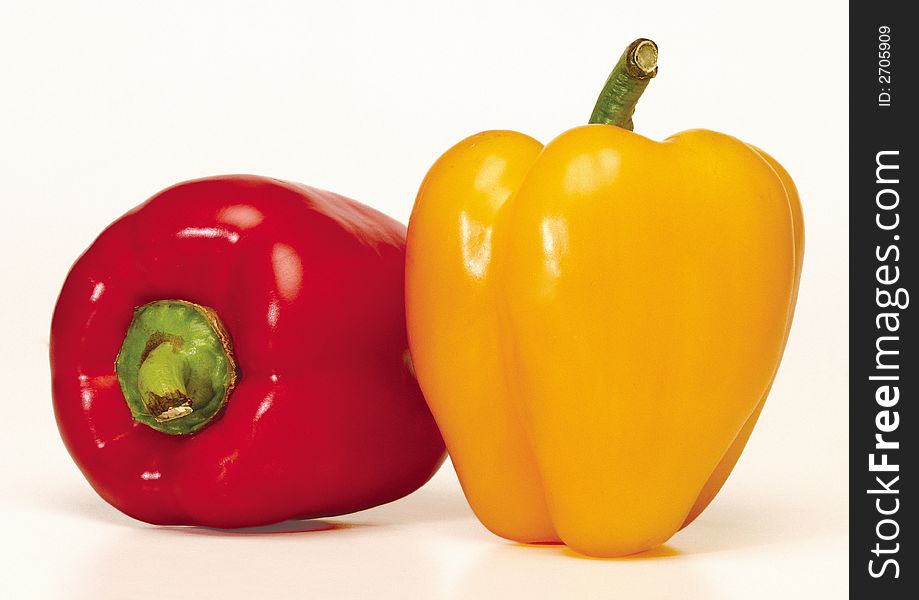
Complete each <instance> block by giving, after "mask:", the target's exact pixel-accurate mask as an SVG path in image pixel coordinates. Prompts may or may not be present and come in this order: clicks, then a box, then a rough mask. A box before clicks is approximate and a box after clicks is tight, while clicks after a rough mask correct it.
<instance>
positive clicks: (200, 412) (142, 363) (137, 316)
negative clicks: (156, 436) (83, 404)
mask: <svg viewBox="0 0 919 600" xmlns="http://www.w3.org/2000/svg"><path fill="white" fill-rule="evenodd" d="M115 370H116V372H117V374H118V382H119V384H120V385H121V391H122V393H123V394H124V398H125V401H126V402H127V404H128V407H129V408H130V409H131V415H132V416H133V417H134V420H135V421H138V422H140V423H144V424H145V425H148V426H150V427H152V428H153V429H156V430H157V431H161V432H163V433H168V434H173V435H182V434H189V433H194V432H196V431H198V430H200V429H201V428H203V427H204V426H206V425H207V424H208V423H210V422H211V420H212V419H213V418H214V417H216V416H217V415H218V414H219V413H220V411H221V410H222V409H223V407H224V406H225V405H226V402H227V400H228V398H229V396H230V393H231V392H232V391H233V388H234V387H235V385H236V378H237V372H236V361H235V359H234V357H233V350H232V346H231V343H230V336H229V334H227V331H226V329H224V327H223V324H222V323H221V322H220V319H219V318H218V317H217V313H216V312H215V311H214V310H213V309H210V308H207V307H205V306H200V305H198V304H195V303H193V302H187V301H185V300H158V301H156V302H151V303H149V304H145V305H143V306H141V307H139V308H137V309H135V311H134V319H133V320H132V321H131V325H130V327H128V331H127V334H125V339H124V343H123V344H122V346H121V351H120V352H119V353H118V358H117V359H116V361H115Z"/></svg>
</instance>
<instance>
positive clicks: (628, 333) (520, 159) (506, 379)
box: [406, 40, 803, 557]
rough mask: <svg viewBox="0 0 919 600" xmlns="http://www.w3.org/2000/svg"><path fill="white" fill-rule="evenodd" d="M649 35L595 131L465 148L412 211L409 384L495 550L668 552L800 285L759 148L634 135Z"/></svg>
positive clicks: (609, 93) (766, 381)
mask: <svg viewBox="0 0 919 600" xmlns="http://www.w3.org/2000/svg"><path fill="white" fill-rule="evenodd" d="M656 62H657V47H656V46H655V45H654V44H653V42H650V41H649V40H638V41H636V42H635V43H633V44H632V45H631V46H629V48H628V49H627V50H626V52H625V54H623V57H622V59H620V61H619V64H618V65H617V67H616V69H615V70H614V71H613V74H612V75H610V79H609V80H608V82H607V85H606V87H605V88H604V90H603V92H602V93H601V95H600V99H599V101H598V103H597V108H596V109H595V111H594V116H593V117H592V119H591V122H592V123H593V124H590V125H586V126H582V127H577V128H575V129H572V130H570V131H567V132H565V133H563V134H562V135H560V136H559V137H557V138H556V139H555V140H553V141H552V142H550V143H549V144H548V145H546V146H543V145H542V144H540V143H539V142H538V141H536V140H534V139H533V138H531V137H528V136H526V135H524V134H521V133H515V132H512V131H487V132H484V133H480V134H478V135H474V136H472V137H470V138H468V139H466V140H463V141H462V142H460V143H459V144H457V145H456V146H454V147H453V148H451V149H450V150H449V151H447V153H446V154H444V155H443V156H442V157H441V158H440V159H439V160H438V161H437V162H436V163H435V164H434V166H433V167H432V168H431V170H430V172H429V173H428V175H427V177H426V178H425V180H424V183H423V184H422V186H421V189H420V191H419V193H418V198H417V201H416V204H415V207H414V210H413V212H412V216H411V220H410V224H409V230H408V242H407V244H408V245H407V271H406V310H407V315H408V328H409V343H410V347H411V354H412V359H413V362H414V368H415V371H416V374H417V377H418V380H419V382H420V384H421V387H422V390H423V391H424V394H425V397H426V398H427V400H428V403H429V405H430V407H431V410H432V412H433V414H434V417H435V418H436V420H437V423H438V425H439V426H440V428H441V431H442V432H443V435H444V439H445V441H446V444H447V447H448V449H449V451H450V455H451V457H452V459H453V463H454V465H455V467H456V470H457V473H458V476H459V479H460V482H461V484H462V487H463V490H464V493H465V494H466V497H467V499H468V500H469V503H470V505H471V506H472V508H473V510H474V512H475V514H476V515H477V517H478V518H479V519H480V520H481V521H482V523H483V524H484V525H485V526H486V527H487V528H488V529H490V530H491V531H493V532H494V533H496V534H497V535H499V536H502V537H505V538H509V539H511V540H516V541H519V542H525V543H537V542H556V543H557V542H562V543H565V544H567V545H568V546H569V547H571V548H572V549H574V550H575V551H577V552H579V553H582V554H586V555H591V556H600V557H612V556H621V555H626V554H632V553H635V552H640V551H643V550H646V549H649V548H652V547H654V546H656V545H659V544H661V543H663V542H665V541H666V540H667V539H669V538H670V537H671V536H672V535H673V534H674V533H675V532H676V531H678V530H679V529H680V528H681V527H683V526H685V525H686V524H688V523H689V522H690V521H692V520H693V519H694V518H695V517H696V516H697V515H698V514H699V513H700V512H701V511H702V510H703V509H704V508H705V507H706V505H708V503H709V502H710V501H711V500H712V498H714V496H715V494H717V492H718V490H719V489H720V488H721V485H722V484H723V483H724V481H725V479H726V478H727V477H728V475H729V474H730V472H731V470H732V468H733V466H734V464H735V462H736V461H737V459H738V457H739V456H740V453H741V452H742V450H743V448H744V445H745V444H746V442H747V438H748V437H749V435H750V433H751V431H752V429H753V426H754V425H755V423H756V419H757V417H758V416H759V413H760V411H761V410H762V407H763V403H764V401H765V399H766V395H767V393H768V391H769V388H770V386H771V383H772V380H773V377H774V376H775V373H776V370H777V368H778V365H779V361H780V359H781V356H782V352H783V350H784V346H785V341H786V339H787V336H788V330H789V327H790V324H791V318H792V313H793V310H794V304H795V300H796V295H797V288H798V280H799V275H800V272H801V259H802V253H803V222H802V216H801V207H800V204H799V201H798V196H797V192H796V190H795V186H794V184H793V183H792V181H791V179H790V178H789V176H788V174H787V173H786V172H785V170H784V169H783V168H782V167H781V166H780V165H779V164H778V163H776V162H775V161H774V160H773V159H772V158H771V157H769V156H768V155H766V154H765V153H764V152H762V151H760V150H758V149H756V148H754V147H752V146H750V145H748V144H745V143H743V142H741V141H739V140H737V139H735V138H732V137H730V136H727V135H724V134H720V133H715V132H712V131H703V130H693V131H687V132H684V133H680V134H678V135H675V136H673V137H671V138H668V139H667V140H665V141H663V142H655V141H652V140H649V139H647V138H645V137H642V136H641V135H638V134H635V133H632V132H631V131H630V129H631V117H632V113H633V111H634V106H635V102H636V101H637V99H638V96H640V95H641V92H642V91H643V89H644V86H645V85H647V82H648V80H649V79H650V78H651V77H653V76H654V75H655V74H656V72H657V66H656Z"/></svg>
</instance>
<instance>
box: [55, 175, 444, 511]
mask: <svg viewBox="0 0 919 600" xmlns="http://www.w3.org/2000/svg"><path fill="white" fill-rule="evenodd" d="M404 248H405V227H404V226H403V225H401V224H400V223H398V222H396V221H394V220H392V219H390V218H388V217H386V216H384V215H382V214H380V213H379V212H377V211H375V210H373V209H370V208H368V207H366V206H363V205H361V204H359V203H357V202H354V201H353V200H349V199H347V198H343V197H341V196H338V195H336V194H332V193H330V192H325V191H321V190H316V189H312V188H309V187H306V186H303V185H299V184H294V183H287V182H283V181H278V180H274V179H267V178H263V177H254V176H230V177H214V178H208V179H201V180H196V181H190V182H187V183H182V184H179V185H176V186H174V187H172V188H169V189H167V190H165V191H163V192H161V193H160V194H157V195H156V196H154V197H153V198H151V199H150V200H148V201H147V202H146V203H144V204H142V205H141V206H139V207H138V208H136V209H134V210H132V211H131V212H129V213H128V214H126V215H125V216H123V217H122V218H121V219H119V220H118V221H116V222H115V223H113V224H112V225H111V226H109V227H108V228H107V229H106V230H105V231H104V232H103V233H102V234H101V235H100V236H99V238H98V239H97V240H96V241H95V243H93V245H92V246H91V247H90V248H89V249H88V250H87V251H86V252H85V253H84V254H83V256H81V257H80V258H79V260H77V262H76V264H75V265H74V266H73V268H72V270H71V271H70V274H69V275H68V277H67V280H66V282H65V283H64V287H63V290H62V291H61V295H60V298H59V299H58V302H57V307H56V309H55V312H54V319H53V322H52V326H51V371H52V379H53V394H54V408H55V414H56V417H57V423H58V426H59V428H60V432H61V435H62V437H63V439H64V443H65V444H66V446H67V448H68V450H69V451H70V454H71V456H72V457H73V458H74V460H75V461H76V463H77V464H78V465H79V467H80V469H81V470H82V471H83V473H84V475H85V476H86V478H87V479H88V480H89V482H90V484H91V485H92V487H93V488H95V490H96V491H97V492H98V493H99V494H100V495H101V496H102V497H103V498H104V499H105V500H107V501H108V502H109V503H111V504H112V505H114V506H115V507H116V508H118V509H119V510H121V511H123V512H125V513H126V514H128V515H130V516H132V517H134V518H137V519H140V520H142V521H147V522H149V523H155V524H195V525H206V526H213V527H247V526H255V525H262V524H268V523H273V522H277V521H281V520H284V519H291V518H309V517H318V516H329V515H335V514H343V513H348V512H353V511H357V510H361V509H365V508H369V507H372V506H376V505H378V504H382V503H385V502H389V501H391V500H395V499H397V498H400V497H402V496H404V495H406V494H409V493H411V492H412V491H414V490H415V489H417V488H418V487H419V486H421V485H422V484H423V483H424V482H425V481H427V479H428V478H430V477H431V475H432V474H433V473H434V472H435V471H436V469H437V467H438V466H439V465H440V463H441V461H442V460H443V458H444V444H443V441H442V439H441V436H440V433H439V432H438V430H437V427H436V425H435V424H434V420H433V418H432V417H431V414H430V412H429V411H428V409H427V407H426V405H425V402H424V399H423V398H422V396H421V393H420V391H419V389H418V386H417V384H416V382H415V378H414V375H413V373H412V368H411V361H410V360H409V355H408V350H407V347H408V346H407V343H406V333H405V321H404V310H403V273H404V260H405V251H404ZM135 309H136V310H135ZM116 358H117V365H116Z"/></svg>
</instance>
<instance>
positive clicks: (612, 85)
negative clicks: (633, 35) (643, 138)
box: [589, 38, 657, 131]
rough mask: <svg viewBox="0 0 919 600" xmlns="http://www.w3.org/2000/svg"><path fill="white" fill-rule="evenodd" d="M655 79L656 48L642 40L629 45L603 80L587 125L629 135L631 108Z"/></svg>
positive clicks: (631, 125)
mask: <svg viewBox="0 0 919 600" xmlns="http://www.w3.org/2000/svg"><path fill="white" fill-rule="evenodd" d="M655 75H657V44H655V43H654V42H652V41H651V40H648V39H645V38H639V39H637V40H635V41H634V42H632V43H631V44H629V47H628V48H626V49H625V52H623V53H622V56H621V57H620V58H619V62H617V63H616V66H615V67H614V68H613V72H612V73H610V75H609V78H608V79H607V80H606V84H605V85H604V86H603V90H602V91H601V92H600V97H599V98H597V104H596V105H595V106H594V111H593V113H592V114H591V115H590V121H589V123H603V124H606V125H616V126H617V127H622V128H623V129H628V130H629V131H632V128H633V124H632V115H633V114H635V105H636V104H637V103H638V99H639V98H641V94H642V92H644V91H645V88H646V87H648V82H649V81H651V79H652V78H653V77H654V76H655Z"/></svg>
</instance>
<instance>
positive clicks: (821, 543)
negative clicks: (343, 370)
mask: <svg viewBox="0 0 919 600" xmlns="http://www.w3.org/2000/svg"><path fill="white" fill-rule="evenodd" d="M266 4H267V3H264V2H251V3H240V2H195V3H191V2H150V3H139V2H134V3H125V2H100V3H93V4H92V5H91V6H90V5H89V3H80V4H79V5H78V4H76V3H64V2H60V3H49V2H43V1H36V2H28V3H26V2H12V1H6V0H2V1H0V172H2V175H3V186H2V188H0V203H2V204H0V206H2V214H3V223H4V232H3V235H2V236H0V282H2V284H0V285H2V295H0V314H2V315H3V316H4V318H3V324H2V326H0V327H2V343H0V369H2V378H3V379H2V381H3V398H2V400H0V401H2V403H3V412H2V414H3V415H4V421H5V423H4V427H3V430H4V431H3V434H2V435H0V455H2V457H3V458H2V461H0V482H2V483H0V511H2V514H3V515H4V516H5V525H4V529H3V532H2V536H0V539H2V541H0V544H2V546H0V586H3V587H5V588H6V590H3V591H0V596H3V597H7V598H24V597H33V598H43V597H61V598H70V597H73V598H119V599H121V598H158V599H159V598H181V597H199V598H207V597H221V598H233V597H248V598H274V597H288V596H289V597H308V598H332V597H334V598H360V597H377V598H385V597H392V598H435V599H436V598H492V597H508V598H513V597H521V598H529V597H534V598H536V597H546V598H562V597H564V598H613V597H616V598H739V597H743V598H776V597H784V598H810V597H819V598H835V597H840V596H842V595H843V592H844V590H845V580H846V577H847V566H846V543H847V538H848V533H847V523H846V521H847V500H846V472H847V440H846V435H847V433H846V424H847V419H848V412H847V384H846V377H847V356H846V354H847V349H846V341H847V324H846V316H847V300H846V298H847V293H848V292H847V272H846V258H847V241H846V231H847V224H848V221H847V218H848V217H847V208H846V207H847V183H846V181H847V175H846V174H847V164H846V161H847V144H848V135H847V126H846V123H847V94H848V85H847V64H846V56H847V53H848V45H847V44H848V42H847V25H848V23H847V15H846V13H845V10H846V7H845V3H830V2H821V3H817V2H807V3H804V2H773V3H770V4H768V5H766V4H764V5H749V4H745V3H738V2H729V1H728V0H724V1H722V2H700V1H698V0H696V1H693V2H678V1H676V0H674V1H669V2H665V1H664V0H657V1H656V2H654V3H653V5H652V4H651V3H646V4H645V5H641V4H635V3H625V2H620V3H613V2H557V3H548V2H528V3H518V4H517V5H514V6H511V5H508V6H506V7H504V8H496V7H490V6H488V5H487V4H485V3H479V2H465V3H463V6H462V7H448V6H447V5H446V4H441V3H431V2H423V3H421V2H420V3H418V4H417V5H414V6H409V5H406V6H403V7H401V8H394V7H388V8H384V7H383V3H381V4H380V6H378V7H375V8H370V7H362V6H360V5H357V4H351V3H338V2H334V3H333V2H324V3H317V5H316V6H313V7H307V6H306V3H294V2H290V3H271V6H265V5H266ZM386 4H387V5H388V3H386ZM333 5H334V6H333ZM629 7H634V8H629ZM617 11H621V13H619V14H617ZM642 35H643V36H648V37H652V38H653V39H655V40H656V41H657V42H658V43H659V44H660V46H661V69H660V75H659V77H658V78H657V79H655V80H654V81H653V82H652V84H651V86H650V88H649V90H648V92H647V94H646V97H645V98H644V99H643V100H642V102H641V104H640V106H639V109H638V113H637V114H636V118H635V122H636V128H637V130H638V131H639V132H642V133H644V134H646V135H648V136H650V137H653V138H658V139H661V138H663V137H666V136H667V135H669V134H671V133H674V132H677V131H680V130H682V129H688V128H692V127H707V128H711V129H716V130H720V131H724V132H728V133H731V134H734V135H736V136H738V137H740V138H742V139H744V140H746V141H749V142H751V143H754V144H756V145H758V146H760V147H762V148H764V149H766V150H767V151H769V152H770V153H772V154H773V155H774V156H775V157H776V158H777V159H778V160H780V161H781V162H782V163H783V164H784V165H785V166H786V167H787V169H788V170H789V172H791V174H792V176H793V177H794V179H795V181H796V182H797V183H798V186H799V188H800V192H801V196H802V198H803V202H804V209H805V216H806V222H807V253H806V257H805V265H804V277H803V280H802V284H801V295H800V300H799V304H798V312H797V316H796V321H795V325H794V328H793V329H792V332H791V338H790V342H789V345H788V350H787V353H786V358H785V361H784V363H783V366H782V368H781V370H780V371H779V375H778V379H777V380H776V384H775V387H774V389H773V392H772V395H771V397H770V399H769V402H768V403H767V406H766V409H765V412H764V414H763V417H762V419H761V421H760V424H759V425H758V427H757V430H756V432H755V433H754V435H753V438H752V439H751V441H750V444H749V446H748V449H747V452H746V453H745V454H744V456H743V458H742V459H741V461H740V464H739V465H738V467H737V470H736V471H735V474H734V475H733V476H732V478H731V479H730V480H729V482H728V484H727V485H726V487H725V489H724V490H723V492H722V493H721V495H720V496H719V498H718V499H717V500H716V501H715V503H714V504H713V505H712V506H711V508H710V509H709V510H708V511H707V512H706V513H705V514H704V515H703V516H702V517H701V518H700V519H699V520H698V521H697V522H696V524H694V525H693V526H692V527H690V528H689V529H687V530H686V531H684V532H681V533H679V534H678V535H677V536H676V537H674V538H673V539H672V540H671V542H670V543H669V544H668V546H667V547H666V548H665V549H663V550H661V551H658V552H656V553H652V555H651V556H650V557H648V556H646V557H640V558H637V559H628V560H617V561H596V560H586V559H579V558H575V557H572V556H568V555H566V554H565V552H564V551H562V550H560V549H553V548H527V547H520V546H515V545H513V544H509V543H506V542H504V541H501V540H499V539H497V538H495V537H493V536H491V535H490V534H488V533H487V532H486V531H485V530H484V529H483V528H482V527H481V526H480V525H479V524H478V523H477V522H476V521H475V520H474V519H473V517H472V516H471V513H470V512H469V510H468V508H467V507H466V504H465V502H464V500H463V498H462V495H461V493H460V490H459V487H458V485H457V482H456V478H455V475H454V474H453V471H452V469H449V468H445V469H443V470H442V471H441V472H440V473H439V474H438V475H437V477H436V478H435V479H434V480H433V481H432V482H431V483H430V484H429V485H428V486H427V487H425V488H423V489H422V490H421V491H419V492H418V493H417V494H415V495H413V496H411V497H409V498H407V499H404V500H402V501H399V502H396V503H394V504H391V505H389V506H386V507H381V508H378V509H375V510H371V511H367V512H365V513H360V514H356V515H352V516H348V517H342V518H339V519H334V520H331V521H334V522H335V523H339V524H344V525H347V526H346V527H343V528H339V529H335V530H327V531H312V532H305V533H288V534H283V535H280V534H268V533H265V534H262V535H229V534H222V533H218V532H214V531H208V530H198V529H157V528H153V527H150V526H146V525H144V524H141V523H137V522H134V521H131V520H130V519H128V518H126V517H123V516H121V515H120V514H119V513H117V512H116V511H115V510H114V509H112V508H110V507H108V506H107V505H105V504H104V503H103V502H102V501H101V500H99V499H98V498H97V497H96V496H95V494H94V493H93V492H92V491H91V490H90V488H89V486H88V485H87V484H86V483H85V482H84V480H83V478H82V476H81V475H80V474H79V472H78V471H77V469H76V467H75V466H74V465H73V463H72V462H71V461H70V459H69V457H68V456H67V453H66V451H65V450H64V448H63V445H62V444H61V442H60V439H59V438H58V436H57V432H56V429H55V425H54V422H53V417H52V412H51V401H50V392H49V376H48V366H47V335H48V334H47V332H48V327H49V322H50V315H51V311H52V308H53V304H54V301H55V298H56V294H57V292H58V289H59V286H60V285H61V283H62V282H63V279H64V276H65V274H66V272H67V269H68V267H69V266H70V264H71V262H72V261H73V260H74V259H75V258H76V256H77V255H78V254H79V253H80V252H81V251H82V250H83V249H84V248H85V247H86V246H87V245H88V244H89V243H90V242H91V241H92V240H93V238H94V237H95V236H96V234H97V233H98V232H99V231H100V230H101V229H102V228H103V227H104V226H105V225H106V224H108V223H109V222H110V221H111V220H113V219H114V218H116V217H117V216H119V215H120V214H121V213H123V212H124V211H125V210H127V209H129V208H131V207H132V206H134V205H135V204H137V203H139V202H140V201H142V200H144V199H145V198H147V197H148V196H150V195H151V194H153V193H154V192H156V191H157V190H159V189H161V188H163V187H165V186H167V185H169V184H171V183H173V182H176V181H180V180H183V179H188V178H192V177H197V176H202V175H209V174H218V173H228V172H252V173H260V174H265V175H273V176H277V177H281V178H288V179H292V180H295V181H301V182H304V183H309V184H311V185H315V186H318V187H324V188H327V189H331V190H335V191H338V192H340V193H343V194H345V195H348V196H351V197H353V198H356V199H358V200H361V201H363V202H365V203H368V204H371V205H373V206H375V207H377V208H380V209H382V210H384V211H386V212H389V213H390V214H392V215H394V216H396V217H398V218H401V219H403V220H405V219H406V218H407V217H408V214H409V211H410V208H411V204H412V201H413V199H414V195H415V192H416V190H417V186H418V184H419V183H420V181H421V178H422V177H423V175H424V172H425V171H426V169H427V167H428V166H429V165H430V164H431V163H432V162H433V161H434V159H435V158H436V157H437V156H438V155H439V154H440V153H441V152H443V151H444V150H446V148H447V147H449V146H450V145H451V144H453V143H454V142H456V141H458V140H459V139H461V138H462V137H465V136H466V135H469V134H472V133H475V132H477V131H480V130H483V129H489V128H507V129H519V130H522V131H526V132H528V133H530V134H532V135H534V136H536V137H539V138H541V139H543V140H544V141H548V140H549V139H550V138H551V137H552V136H554V135H556V134H558V133H560V132H561V131H563V130H564V129H566V128H569V127H571V126H574V125H577V124H580V123H582V122H584V121H586V119H587V117H588V115H589V114H590V110H591V108H592V106H593V102H594V99H595V97H596V94H597V92H598V91H599V88H600V85H601V84H602V82H603V80H604V78H605V77H606V75H607V73H608V71H609V69H610V68H611V67H612V65H613V63H614V62H615V60H616V58H617V57H618V55H619V53H620V52H621V50H622V48H623V47H625V45H626V44H627V43H628V42H630V41H631V40H632V39H634V38H635V37H638V36H642ZM719 52H723V55H722V56H721V57H720V58H718V59H717V61H718V67H717V68H713V67H712V66H707V65H706V64H705V61H712V60H716V59H715V58H714V57H715V56H716V55H717V54H718V53H719ZM801 56H805V57H806V60H804V63H803V66H795V61H796V60H798V59H799V58H800V57H801ZM717 73H721V75H717ZM703 76H706V77H710V78H711V79H710V80H709V81H708V83H705V84H703V83H702V82H701V81H700V78H701V77H703Z"/></svg>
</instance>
